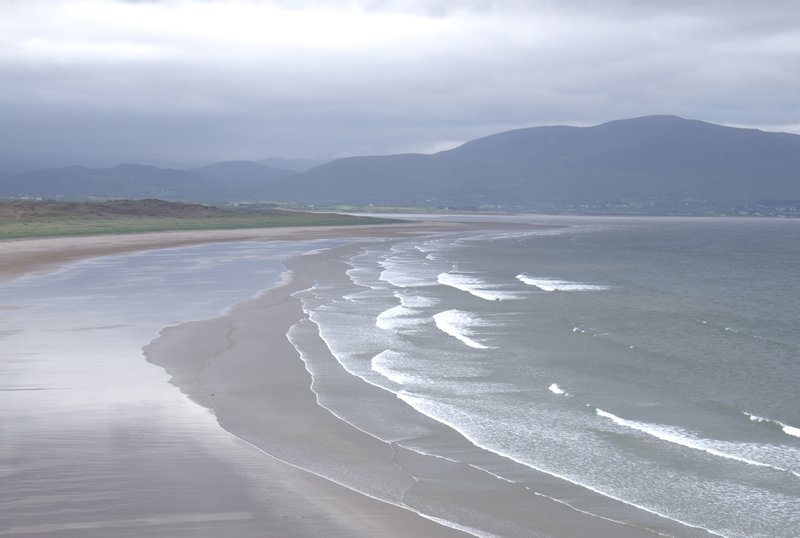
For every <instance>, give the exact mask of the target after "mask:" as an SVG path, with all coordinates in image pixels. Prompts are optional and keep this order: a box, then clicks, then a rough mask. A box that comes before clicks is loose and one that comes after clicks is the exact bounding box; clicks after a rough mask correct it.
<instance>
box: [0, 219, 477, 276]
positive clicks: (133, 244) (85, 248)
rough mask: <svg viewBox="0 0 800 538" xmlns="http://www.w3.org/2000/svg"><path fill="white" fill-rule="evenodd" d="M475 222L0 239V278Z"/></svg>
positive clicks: (459, 226) (453, 227) (449, 227)
mask: <svg viewBox="0 0 800 538" xmlns="http://www.w3.org/2000/svg"><path fill="white" fill-rule="evenodd" d="M467 226H470V225H468V224H462V223H455V222H424V223H420V222H409V223H403V224H382V225H359V226H308V227H286V228H254V229H242V230H203V231H177V232H154V233H142V234H115V235H93V236H86V237H53V238H42V239H13V240H7V241H0V280H2V279H7V278H13V277H16V276H20V275H23V274H26V273H43V272H46V271H48V270H51V269H52V268H54V267H56V266H58V264H62V263H65V262H70V261H74V260H78V259H81V258H90V257H94V256H107V255H110V254H122V253H125V252H135V251H139V250H151V249H158V248H169V247H180V246H188V245H199V244H204V243H220V242H231V241H277V240H283V241H302V240H308V239H324V238H334V237H389V236H396V237H397V236H402V235H406V234H408V235H413V234H421V233H426V232H432V231H436V230H440V231H445V230H453V231H456V230H459V229H462V228H465V227H467Z"/></svg>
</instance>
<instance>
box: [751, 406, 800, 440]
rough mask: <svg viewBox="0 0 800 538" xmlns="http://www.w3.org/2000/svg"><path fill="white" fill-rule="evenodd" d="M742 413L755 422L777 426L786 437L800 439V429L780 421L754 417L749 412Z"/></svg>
mask: <svg viewBox="0 0 800 538" xmlns="http://www.w3.org/2000/svg"><path fill="white" fill-rule="evenodd" d="M742 412H743V413H744V414H745V415H747V416H748V417H749V418H750V420H752V421H753V422H764V423H768V424H774V425H775V426H778V427H779V428H780V429H781V430H783V433H785V434H786V435H791V436H792V437H800V428H795V427H794V426H789V425H788V424H784V423H783V422H781V421H780V420H773V419H771V418H765V417H760V416H758V415H753V414H751V413H748V412H747V411H742Z"/></svg>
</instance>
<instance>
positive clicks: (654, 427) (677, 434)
mask: <svg viewBox="0 0 800 538" xmlns="http://www.w3.org/2000/svg"><path fill="white" fill-rule="evenodd" d="M595 412H596V413H597V415H598V416H601V417H603V418H607V419H609V420H610V421H612V422H613V423H614V424H617V425H618V426H623V427H625V428H630V429H632V430H636V431H639V432H642V433H645V434H647V435H650V436H652V437H655V438H656V439H660V440H662V441H666V442H668V443H673V444H676V445H680V446H683V447H685V448H691V449H693V450H700V451H702V452H706V453H707V454H711V455H712V456H716V457H719V458H725V459H729V460H734V461H738V462H740V463H745V464H747V465H753V466H756V467H768V468H771V469H774V470H776V471H780V472H784V473H791V474H793V475H795V476H797V477H800V474H798V473H797V472H795V471H793V470H791V469H786V468H784V467H780V466H777V465H772V464H770V463H765V462H763V461H757V460H754V459H751V458H748V457H746V456H744V455H742V454H741V453H739V454H737V453H734V451H736V450H737V449H739V451H740V452H741V451H744V450H748V449H749V448H754V449H759V448H762V447H761V445H751V444H750V443H732V442H726V441H717V440H713V439H701V438H698V437H696V436H695V435H693V434H691V433H689V432H687V431H685V430H682V429H680V428H675V427H671V426H665V425H662V424H650V423H647V422H639V421H636V420H627V419H624V418H621V417H618V416H617V415H614V414H612V413H609V412H608V411H604V410H602V409H600V408H595Z"/></svg>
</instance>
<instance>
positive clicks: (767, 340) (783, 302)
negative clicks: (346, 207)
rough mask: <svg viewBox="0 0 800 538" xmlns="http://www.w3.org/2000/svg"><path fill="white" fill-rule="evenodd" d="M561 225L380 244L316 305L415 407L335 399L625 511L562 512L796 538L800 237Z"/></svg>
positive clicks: (396, 428) (356, 367) (594, 223)
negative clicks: (399, 410) (394, 410)
mask: <svg viewBox="0 0 800 538" xmlns="http://www.w3.org/2000/svg"><path fill="white" fill-rule="evenodd" d="M517 220H519V219H517ZM554 220H555V221H556V222H562V223H565V224H567V225H568V226H567V227H566V228H563V229H559V230H547V231H530V232H521V231H519V230H517V231H511V232H508V233H500V232H496V231H495V232H491V233H484V234H472V235H462V236H460V237H452V236H451V237H439V238H429V239H427V240H424V241H419V240H415V241H401V242H395V243H391V244H374V245H370V246H366V247H364V248H362V249H361V250H360V251H358V252H357V253H355V254H354V255H352V256H350V257H349V258H348V259H347V262H348V264H349V266H350V269H349V270H348V271H347V274H346V277H345V276H344V275H338V276H334V277H331V279H330V281H324V280H323V281H320V282H319V283H318V285H317V286H316V287H315V288H314V289H312V290H309V291H306V292H303V293H302V294H300V297H301V298H303V300H304V301H305V304H306V311H307V313H308V315H309V317H310V319H311V320H312V321H313V322H314V323H315V324H316V325H317V326H318V329H319V334H320V335H321V336H322V338H323V339H324V341H325V342H326V344H327V346H328V347H329V348H330V350H331V351H332V352H333V355H334V357H335V358H336V360H337V361H338V362H339V363H340V365H341V366H342V367H343V370H344V371H345V372H347V375H349V376H353V377H355V378H356V379H357V380H359V381H360V382H362V383H364V387H367V386H369V387H374V386H377V387H381V388H382V389H385V390H386V391H388V392H390V393H391V394H393V395H395V396H396V398H397V399H398V400H399V401H401V402H405V404H407V406H406V409H405V410H404V411H403V417H404V418H403V420H402V422H399V423H397V424H395V425H393V427H387V426H386V425H385V424H383V423H382V421H381V419H380V417H370V416H369V415H370V409H371V407H370V406H369V405H364V406H353V405H347V404H346V402H344V401H343V400H344V399H343V398H341V397H340V396H339V397H337V396H336V387H335V385H328V386H329V388H328V389H326V388H325V387H324V386H320V387H319V388H318V390H319V391H320V397H321V401H323V402H326V405H329V406H330V407H331V409H333V410H334V411H335V412H337V414H339V415H340V416H342V418H343V419H345V420H348V421H350V422H352V423H353V424H356V425H358V427H359V428H362V429H364V430H366V431H371V432H372V433H374V434H375V435H376V436H378V437H382V438H385V439H392V440H397V439H401V441H400V444H401V445H402V446H407V447H410V448H414V449H415V450H418V451H420V452H424V453H430V454H438V455H440V456H442V457H443V458H451V459H454V460H456V461H459V462H464V463H467V464H470V465H473V466H475V467H476V468H481V469H484V470H485V471H487V472H490V473H492V474H493V475H496V476H498V477H499V478H500V479H502V480H499V481H498V494H499V491H500V488H505V487H507V484H509V483H513V484H517V485H520V486H523V487H525V488H527V491H529V492H533V493H538V494H543V495H547V496H552V497H555V498H560V497H559V495H561V496H563V495H565V494H564V493H563V492H559V491H557V490H549V489H547V487H544V488H542V487H541V484H540V483H538V482H537V480H536V478H535V474H534V473H533V471H534V470H535V471H541V472H544V473H546V474H548V475H551V476H555V477H559V478H561V479H563V480H565V481H567V482H568V483H571V484H575V485H579V486H582V487H583V488H585V489H586V490H587V491H590V492H595V493H598V494H600V496H601V497H603V498H605V499H607V500H609V502H608V503H607V504H605V505H604V504H603V503H601V502H597V501H596V499H595V498H594V497H592V496H589V497H587V498H580V499H577V500H576V499H570V498H563V499H562V500H564V501H565V502H570V503H571V504H572V505H573V506H575V507H576V508H579V509H581V510H586V511H589V512H591V513H596V514H597V515H598V516H603V517H611V518H614V519H621V520H625V518H627V517H638V516H631V515H630V514H629V513H627V512H625V510H623V509H622V508H619V507H615V506H616V505H619V506H622V505H625V506H627V507H638V508H639V509H641V511H643V512H646V513H649V514H657V515H659V516H661V517H663V519H664V520H665V521H669V522H670V523H669V524H668V525H667V532H672V533H677V534H681V533H682V532H689V530H690V529H694V528H702V529H707V530H708V531H710V532H713V533H716V534H721V535H725V536H743V537H744V536H748V537H753V536H785V537H790V536H796V535H797V534H798V532H800V516H798V514H800V438H798V430H797V428H798V427H800V396H798V391H797V384H798V381H799V380H800V361H798V358H800V336H799V334H800V333H798V332H797V331H796V328H797V327H800V313H799V312H798V310H797V308H796V305H797V304H800V281H799V280H798V273H797V269H796V268H797V267H800V222H798V221H780V220H751V219H748V220H735V219H594V220H592V219H574V220H570V219H566V218H565V219H561V220H560V221H559V220H558V219H554ZM295 343H296V345H297V347H298V348H299V349H300V350H301V351H302V349H303V340H302V339H301V338H297V339H295ZM348 382H349V383H350V385H351V386H352V382H350V381H348ZM326 390H330V391H331V393H330V394H326V392H325V391H326ZM351 390H352V389H351ZM358 397H359V395H358V394H354V393H351V394H350V397H349V399H350V400H353V399H358ZM365 401H369V399H368V398H367V397H366V396H365ZM408 409H411V410H413V412H414V413H416V416H417V419H418V421H417V422H415V420H414V418H413V416H414V415H413V414H411V415H409V413H408ZM383 412H385V411H383ZM409 416H410V418H409ZM430 419H433V422H434V423H437V424H439V425H445V426H447V427H449V429H450V430H449V431H451V432H457V433H458V434H460V436H461V439H467V440H468V441H469V445H470V446H472V447H473V450H469V449H466V450H465V449H464V448H463V447H459V448H458V450H456V449H454V446H453V442H452V441H451V442H448V441H447V440H445V437H444V434H443V433H441V432H437V431H432V430H431V429H430V428H431V427H430ZM420 430H423V431H424V433H420ZM459 442H460V441H459ZM487 453H489V454H492V455H497V456H500V457H498V458H497V459H496V460H492V459H491V458H488V461H487ZM529 472H530V473H531V474H530V475H528V473H529ZM614 499H615V500H616V501H613V500H614ZM425 502H431V501H429V500H426V501H425ZM429 509H431V510H432V509H433V507H429ZM487 525H488V526H489V528H491V522H489V523H487ZM670 525H675V526H674V527H671V526H670ZM644 526H649V527H650V528H653V527H652V524H651V523H645V524H644ZM681 529H683V530H681Z"/></svg>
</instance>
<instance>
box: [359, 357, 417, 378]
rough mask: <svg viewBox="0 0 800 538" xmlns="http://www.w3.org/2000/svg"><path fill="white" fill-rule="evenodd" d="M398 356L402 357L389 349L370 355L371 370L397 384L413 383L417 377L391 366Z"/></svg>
mask: <svg viewBox="0 0 800 538" xmlns="http://www.w3.org/2000/svg"><path fill="white" fill-rule="evenodd" d="M398 357H402V354H400V353H396V352H394V351H392V350H391V349H387V350H385V351H381V352H380V353H378V354H377V355H375V356H374V357H372V360H371V361H370V367H371V368H372V371H373V372H375V373H377V374H380V375H382V376H383V377H385V378H386V379H388V380H389V381H391V382H393V383H397V384H398V385H407V384H409V383H413V382H414V381H416V379H417V378H416V377H415V376H411V375H408V374H405V373H403V372H400V371H398V370H396V369H394V368H392V365H393V363H394V362H395V361H396V360H397V358H398Z"/></svg>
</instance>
